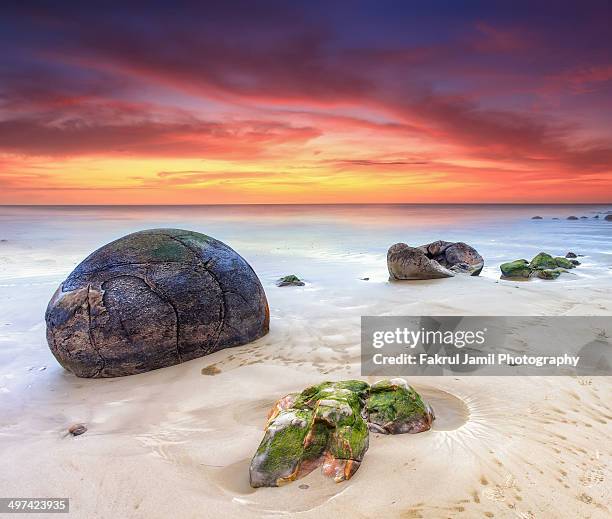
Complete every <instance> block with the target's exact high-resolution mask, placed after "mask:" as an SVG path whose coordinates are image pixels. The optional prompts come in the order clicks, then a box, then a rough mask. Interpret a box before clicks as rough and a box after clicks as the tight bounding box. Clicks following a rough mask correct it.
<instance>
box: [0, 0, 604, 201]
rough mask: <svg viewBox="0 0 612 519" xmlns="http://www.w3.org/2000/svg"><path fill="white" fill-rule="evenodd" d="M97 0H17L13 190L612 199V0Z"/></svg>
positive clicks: (12, 57) (4, 132)
mask: <svg viewBox="0 0 612 519" xmlns="http://www.w3.org/2000/svg"><path fill="white" fill-rule="evenodd" d="M23 3H24V4H25V2H23ZM85 4H87V3H86V2H82V3H81V5H80V6H79V4H78V3H74V4H73V5H70V6H68V5H66V6H65V7H62V6H61V3H58V2H55V3H51V2H47V3H46V5H48V6H50V7H48V8H44V7H29V8H25V7H21V8H11V9H9V8H6V7H3V8H2V13H1V14H0V203H1V204H30V203H31V204H159V203H163V204H218V203H351V202H372V203H382V202H423V203H426V202H474V203H477V202H610V201H611V200H612V30H611V28H610V27H611V23H612V7H610V5H611V4H610V3H609V2H605V1H602V2H588V1H587V2H545V1H544V2H533V1H532V2H510V1H508V2H490V1H487V2H453V1H449V2H419V3H418V4H420V6H419V5H417V2H385V1H376V2H344V3H340V2H316V1H313V2H290V1H285V2H260V1H258V2H244V3H237V2H215V3H214V4H216V5H213V3H212V2H211V5H206V2H201V5H200V6H199V7H197V8H189V9H187V8H182V9H181V8H170V7H162V6H161V5H162V4H160V7H158V8H155V7H154V4H153V3H148V4H147V6H146V7H145V4H144V3H139V5H136V4H137V3H136V2H132V4H134V5H133V7H126V6H125V5H124V6H123V7H118V8H116V9H115V8H112V7H111V4H110V2H107V3H104V4H103V6H104V7H101V8H99V9H95V8H92V7H90V6H85ZM124 4H129V2H124ZM167 4H169V3H167ZM30 5H31V6H34V5H37V3H36V2H30ZM39 5H45V4H43V3H40V4H39ZM568 5H573V7H568Z"/></svg>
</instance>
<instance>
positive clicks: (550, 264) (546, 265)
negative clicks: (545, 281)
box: [529, 252, 558, 269]
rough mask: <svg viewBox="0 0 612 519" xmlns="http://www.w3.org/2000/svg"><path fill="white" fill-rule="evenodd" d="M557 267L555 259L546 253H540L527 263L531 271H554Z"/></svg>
mask: <svg viewBox="0 0 612 519" xmlns="http://www.w3.org/2000/svg"><path fill="white" fill-rule="evenodd" d="M557 266H558V265H557V262H556V261H555V258H553V257H552V256H551V255H550V254H547V253H546V252H540V253H539V254H538V255H536V256H534V258H533V259H532V260H531V262H530V263H529V267H530V268H531V269H554V268H556V267H557Z"/></svg>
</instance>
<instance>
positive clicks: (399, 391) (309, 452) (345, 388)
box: [249, 379, 434, 487]
mask: <svg viewBox="0 0 612 519" xmlns="http://www.w3.org/2000/svg"><path fill="white" fill-rule="evenodd" d="M433 420H434V415H433V411H432V410H431V408H429V407H428V406H426V405H425V404H424V403H423V401H422V400H421V398H420V396H419V395H418V393H417V392H416V391H414V389H412V388H411V387H410V386H408V384H407V383H406V381H404V380H403V379H393V380H383V381H380V382H378V383H377V384H374V385H373V386H371V387H370V386H369V384H367V383H366V382H363V381H360V380H348V381H342V382H323V383H321V384H318V385H316V386H311V387H309V388H306V389H305V390H304V391H302V392H301V393H293V394H290V395H287V396H285V397H284V398H281V399H280V400H279V401H278V402H276V404H275V405H274V406H273V408H272V410H271V411H270V413H269V414H268V422H267V424H266V428H265V434H264V438H263V440H262V441H261V443H260V445H259V448H258V449H257V452H256V453H255V456H254V457H253V459H252V461H251V466H250V469H249V475H250V482H251V486H252V487H276V486H280V485H283V484H285V483H289V482H290V481H294V480H295V479H298V478H300V477H303V476H305V475H307V474H309V473H310V472H312V471H313V470H314V469H315V468H317V467H319V466H321V469H322V472H323V474H324V475H326V476H328V477H331V478H333V479H334V480H335V481H336V482H340V481H344V480H346V479H349V478H350V477H351V476H352V475H353V474H354V473H355V472H356V471H357V469H358V468H359V466H360V464H361V461H362V460H363V457H364V455H365V453H366V451H367V450H368V446H369V432H368V430H369V428H372V429H373V430H376V431H377V432H382V433H391V434H397V433H404V432H410V433H416V432H421V431H426V430H428V429H429V428H430V427H431V423H432V421H433Z"/></svg>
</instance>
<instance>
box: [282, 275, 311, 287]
mask: <svg viewBox="0 0 612 519" xmlns="http://www.w3.org/2000/svg"><path fill="white" fill-rule="evenodd" d="M304 285H305V283H304V282H303V281H302V280H301V279H300V278H299V277H297V276H296V275H295V274H289V275H288V276H283V277H282V278H280V279H279V280H278V281H277V282H276V286H279V287H303V286H304Z"/></svg>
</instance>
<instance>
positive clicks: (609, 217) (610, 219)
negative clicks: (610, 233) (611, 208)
mask: <svg viewBox="0 0 612 519" xmlns="http://www.w3.org/2000/svg"><path fill="white" fill-rule="evenodd" d="M604 220H605V221H606V222H612V214H607V215H606V217H605V218H604Z"/></svg>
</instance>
